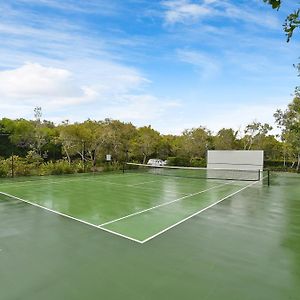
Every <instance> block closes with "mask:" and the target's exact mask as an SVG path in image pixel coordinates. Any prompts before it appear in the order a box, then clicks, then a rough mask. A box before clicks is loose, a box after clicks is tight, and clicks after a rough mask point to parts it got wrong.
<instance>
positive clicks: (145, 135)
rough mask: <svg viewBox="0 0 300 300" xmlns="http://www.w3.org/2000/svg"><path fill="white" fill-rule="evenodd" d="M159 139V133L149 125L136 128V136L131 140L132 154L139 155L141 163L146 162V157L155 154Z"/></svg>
mask: <svg viewBox="0 0 300 300" xmlns="http://www.w3.org/2000/svg"><path fill="white" fill-rule="evenodd" d="M160 140H161V136H160V133H159V132H158V131H156V130H154V129H152V128H151V126H144V127H140V128H138V130H137V136H136V138H135V139H134V141H133V151H134V156H137V157H141V158H142V160H143V163H146V161H147V158H149V157H150V156H152V155H156V154H157V149H158V146H159V143H160Z"/></svg>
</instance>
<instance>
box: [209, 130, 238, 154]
mask: <svg viewBox="0 0 300 300" xmlns="http://www.w3.org/2000/svg"><path fill="white" fill-rule="evenodd" d="M237 135H238V131H234V130H233V129H231V128H222V129H221V130H219V132H218V133H217V135H216V136H215V138H214V145H215V149H216V150H232V149H237V148H238V139H237Z"/></svg>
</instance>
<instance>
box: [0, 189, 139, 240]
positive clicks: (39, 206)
mask: <svg viewBox="0 0 300 300" xmlns="http://www.w3.org/2000/svg"><path fill="white" fill-rule="evenodd" d="M0 194H2V195H4V196H7V197H9V198H13V199H16V200H19V201H22V202H25V203H27V204H30V205H32V206H36V207H38V208H41V209H44V210H46V211H49V212H51V213H54V214H57V215H60V216H62V217H65V218H68V219H72V220H74V221H78V222H80V223H83V224H85V225H89V226H92V227H94V228H97V229H100V230H103V231H107V232H109V233H112V234H115V235H117V236H120V237H123V238H125V239H128V240H131V241H134V242H137V243H139V244H141V243H142V242H141V241H139V240H136V239H134V238H131V237H129V236H126V235H123V234H121V233H118V232H115V231H111V230H109V229H106V228H101V227H99V226H97V225H95V224H92V223H89V222H87V221H83V220H81V219H77V218H75V217H72V216H70V215H67V214H64V213H61V212H59V211H56V210H53V209H51V208H48V207H45V206H42V205H39V204H36V203H33V202H30V201H28V200H25V199H22V198H19V197H16V196H14V195H10V194H7V193H4V192H0Z"/></svg>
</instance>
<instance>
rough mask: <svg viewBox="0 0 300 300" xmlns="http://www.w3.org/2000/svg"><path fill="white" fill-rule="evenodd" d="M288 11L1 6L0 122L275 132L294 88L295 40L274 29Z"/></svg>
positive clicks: (133, 3) (222, 3)
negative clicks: (38, 119) (270, 128)
mask: <svg viewBox="0 0 300 300" xmlns="http://www.w3.org/2000/svg"><path fill="white" fill-rule="evenodd" d="M295 2H296V1H293V0H286V1H283V6H282V8H281V9H280V10H279V11H276V10H272V9H271V7H270V6H269V5H266V4H265V3H263V1H262V0H248V1H234V0H161V1H160V0H109V1H108V0H64V1H62V0H5V1H3V0H0V15H1V18H0V118H3V117H8V118H27V119H33V115H34V112H33V110H34V108H35V107H36V106H40V107H42V111H43V118H44V119H47V120H51V121H53V122H55V123H57V124H58V123H60V122H62V121H64V120H69V121H70V122H81V121H84V120H86V119H88V118H90V119H93V120H103V119H105V118H112V119H119V120H121V121H125V122H132V123H133V124H134V125H136V126H144V125H151V126H152V127H153V128H154V129H156V130H158V131H160V132H161V133H163V134H169V133H170V134H180V133H181V132H182V131H183V130H184V129H187V128H195V127H199V126H205V127H207V128H209V129H210V130H212V131H213V132H215V133H216V132H217V131H218V130H219V129H221V128H223V127H226V128H229V127H232V128H234V129H236V130H238V129H240V130H242V129H243V128H244V127H245V125H246V124H249V123H251V122H253V121H260V122H268V123H270V124H274V118H273V113H274V112H275V111H276V109H278V108H280V109H284V108H285V107H286V106H287V104H288V103H289V102H291V101H292V93H293V91H294V88H295V86H297V85H298V84H299V78H298V77H297V72H296V70H295V68H294V67H293V64H296V63H298V62H299V60H298V59H299V53H300V52H299V37H300V35H299V34H297V32H296V33H295V34H294V37H293V38H292V40H291V41H290V42H289V43H287V42H286V37H285V35H284V32H283V29H282V24H283V23H284V19H285V16H286V15H287V14H288V13H289V12H290V11H292V10H293V9H295V8H296V7H297V6H296V7H295V5H296V4H297V3H295ZM297 35H299V37H298V36H297Z"/></svg>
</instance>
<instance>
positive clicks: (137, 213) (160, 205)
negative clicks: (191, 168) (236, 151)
mask: <svg viewBox="0 0 300 300" xmlns="http://www.w3.org/2000/svg"><path fill="white" fill-rule="evenodd" d="M231 183H232V181H231V182H227V183H225V184H219V185H215V186H213V187H211V188H208V189H206V190H202V191H200V192H196V193H193V194H188V195H186V196H183V197H180V198H178V199H175V200H172V201H169V202H165V203H162V204H159V205H156V206H153V207H150V208H147V209H143V210H140V211H137V212H135V213H132V214H129V215H126V216H124V217H121V218H118V219H114V220H112V221H108V222H106V223H103V224H100V225H98V226H99V227H102V226H105V225H108V224H112V223H115V222H118V221H121V220H124V219H127V218H130V217H133V216H136V215H140V214H143V213H145V212H147V211H150V210H153V209H156V208H159V207H162V206H166V205H169V204H171V203H174V202H177V201H180V200H183V199H186V198H190V197H193V196H196V195H199V194H202V193H205V192H208V191H210V190H213V189H215V188H219V187H221V186H224V185H227V184H231Z"/></svg>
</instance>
